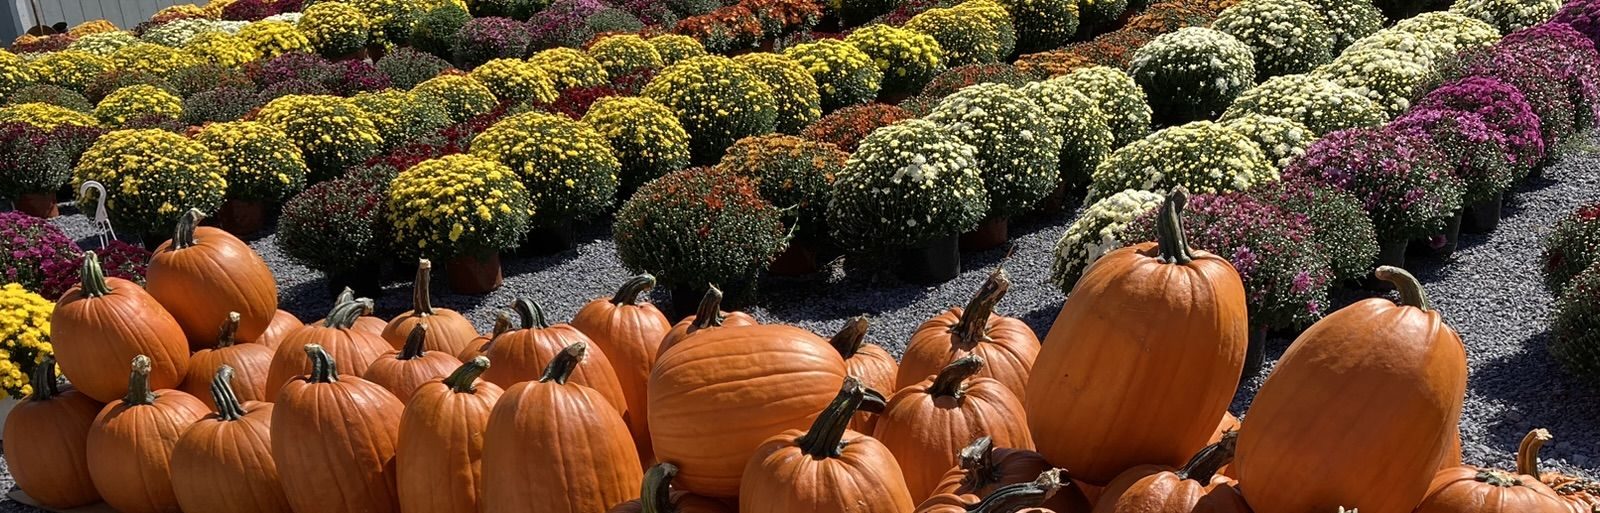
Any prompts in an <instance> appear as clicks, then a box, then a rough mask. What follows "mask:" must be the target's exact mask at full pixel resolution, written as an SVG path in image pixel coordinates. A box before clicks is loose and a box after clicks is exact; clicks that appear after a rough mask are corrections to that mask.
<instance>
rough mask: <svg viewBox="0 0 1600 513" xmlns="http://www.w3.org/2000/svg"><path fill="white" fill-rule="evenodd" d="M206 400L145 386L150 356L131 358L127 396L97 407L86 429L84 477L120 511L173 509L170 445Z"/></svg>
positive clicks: (163, 511)
mask: <svg viewBox="0 0 1600 513" xmlns="http://www.w3.org/2000/svg"><path fill="white" fill-rule="evenodd" d="M205 415H206V405H205V403H202V402H200V400H199V399H195V397H194V396H192V395H189V394H186V393H183V392H180V391H177V390H159V391H158V390H151V389H150V358H149V357H147V356H145V355H139V356H135V357H134V358H133V372H132V373H131V374H130V375H129V377H128V395H127V397H124V398H122V399H120V400H116V401H112V402H111V404H107V405H106V406H105V408H102V409H101V410H100V415H99V416H97V417H95V419H94V426H93V427H91V428H89V437H88V445H87V449H88V456H89V458H88V460H89V477H91V478H93V479H94V487H95V489H96V490H99V492H100V497H101V498H102V499H105V501H106V504H107V505H109V506H111V507H112V508H114V509H116V510H117V511H120V512H122V513H178V511H179V509H178V498H177V496H176V495H174V494H173V492H172V467H171V463H172V448H173V446H175V445H177V443H178V437H179V436H180V435H182V434H183V430H184V428H187V427H189V424H193V423H194V422H195V421H196V420H200V418H201V417H204V416H205Z"/></svg>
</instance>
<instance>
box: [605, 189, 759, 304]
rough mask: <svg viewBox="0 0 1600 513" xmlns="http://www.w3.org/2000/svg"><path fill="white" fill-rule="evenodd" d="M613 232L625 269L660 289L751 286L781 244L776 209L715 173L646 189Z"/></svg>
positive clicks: (626, 207)
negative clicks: (651, 277)
mask: <svg viewBox="0 0 1600 513" xmlns="http://www.w3.org/2000/svg"><path fill="white" fill-rule="evenodd" d="M613 231H614V232H615V233H616V241H617V255H618V256H619V257H621V258H622V262H623V264H625V265H627V266H628V268H629V269H630V270H633V271H635V272H648V273H651V274H654V275H655V276H656V279H658V280H660V282H661V284H662V285H663V286H665V287H690V288H699V287H703V286H705V285H706V284H707V283H715V284H719V285H724V286H728V285H730V284H736V283H752V282H753V281H754V278H755V277H756V274H757V273H759V272H761V270H762V269H765V268H766V266H767V264H769V263H771V262H772V259H773V258H774V257H776V256H777V254H778V252H779V251H781V250H783V248H784V245H785V244H786V240H785V239H786V235H785V231H784V227H783V221H782V220H781V214H780V212H779V211H778V209H777V208H776V207H773V206H772V204H771V203H768V202H767V201H766V200H764V199H762V198H761V195H760V194H759V192H758V191H757V189H756V186H755V184H754V183H752V182H751V181H750V180H748V179H745V178H743V177H739V176H733V175H730V174H728V173H726V172H723V171H719V170H716V169H714V168H693V169H685V170H683V171H677V172H673V173H671V174H668V175H667V176H663V177H661V178H659V179H656V180H654V181H651V182H650V183H647V184H645V185H644V187H641V188H640V189H639V191H638V192H637V193H635V194H634V195H633V198H632V199H629V200H628V202H627V203H624V204H623V205H622V209H621V210H620V211H618V212H617V221H616V225H615V226H614V228H613Z"/></svg>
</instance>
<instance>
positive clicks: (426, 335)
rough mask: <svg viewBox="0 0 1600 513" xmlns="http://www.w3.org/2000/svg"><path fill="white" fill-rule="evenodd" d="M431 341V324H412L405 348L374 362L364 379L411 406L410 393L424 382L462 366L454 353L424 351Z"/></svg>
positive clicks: (386, 354)
mask: <svg viewBox="0 0 1600 513" xmlns="http://www.w3.org/2000/svg"><path fill="white" fill-rule="evenodd" d="M431 339H433V329H432V328H429V327H428V323H425V322H415V323H411V335H410V336H407V337H406V343H405V346H404V347H403V348H402V349H401V350H399V351H389V352H388V353H384V355H383V356H380V357H378V359H377V360H373V361H372V365H371V366H368V367H367V373H366V374H363V375H362V376H361V377H363V378H366V380H367V381H371V382H373V383H377V384H378V386H381V387H383V388H386V389H388V390H389V392H391V393H393V394H394V396H395V397H397V398H399V399H400V402H401V403H402V404H411V394H412V393H414V392H416V391H417V388H419V387H421V386H422V384H423V383H427V382H429V381H435V380H438V379H439V378H443V377H445V376H449V375H450V373H451V372H452V371H454V370H456V367H460V366H461V361H460V360H457V359H456V357H455V355H454V354H451V353H446V352H443V351H428V350H426V349H424V348H425V347H427V345H428V340H431Z"/></svg>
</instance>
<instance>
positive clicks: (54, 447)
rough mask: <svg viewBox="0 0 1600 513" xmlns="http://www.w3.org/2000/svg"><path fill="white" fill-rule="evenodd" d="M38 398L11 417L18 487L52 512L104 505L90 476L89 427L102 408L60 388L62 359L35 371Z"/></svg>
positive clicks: (8, 442)
mask: <svg viewBox="0 0 1600 513" xmlns="http://www.w3.org/2000/svg"><path fill="white" fill-rule="evenodd" d="M32 378H33V379H32V381H33V393H32V394H30V395H29V396H28V398H27V399H24V400H23V401H22V402H21V403H18V404H17V406H16V407H15V408H13V409H12V410H11V415H9V416H7V417H6V423H5V434H4V435H3V436H4V437H5V439H4V441H3V445H4V447H5V454H6V464H7V465H9V467H10V469H11V477H12V478H14V479H16V480H17V488H21V489H22V490H24V491H26V492H28V496H30V497H33V499H34V500H36V501H39V504H42V505H44V506H47V507H51V508H55V509H71V508H76V507H79V506H86V505H89V504H94V503H96V502H100V492H98V491H95V489H94V481H93V480H92V479H91V478H90V477H89V458H88V448H87V447H86V446H85V442H86V440H87V439H88V437H89V427H90V426H93V425H94V418H95V416H96V415H97V414H98V413H100V407H101V406H102V405H101V404H100V403H97V402H95V400H94V399H90V398H89V396H87V395H83V392H79V391H77V390H73V389H72V388H71V387H61V386H60V385H58V384H57V383H56V360H55V358H53V357H49V356H47V357H45V359H44V361H43V362H39V365H38V366H37V368H36V369H34V371H33V377H32Z"/></svg>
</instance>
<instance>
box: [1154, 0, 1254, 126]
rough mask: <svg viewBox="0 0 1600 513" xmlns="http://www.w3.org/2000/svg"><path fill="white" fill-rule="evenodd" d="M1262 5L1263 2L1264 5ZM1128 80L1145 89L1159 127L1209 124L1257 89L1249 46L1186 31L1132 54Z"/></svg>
mask: <svg viewBox="0 0 1600 513" xmlns="http://www.w3.org/2000/svg"><path fill="white" fill-rule="evenodd" d="M1263 1H1265V0H1263ZM1128 74H1129V75H1131V76H1133V80H1134V82H1137V83H1138V84H1139V87H1140V88H1143V89H1144V92H1145V96H1146V97H1148V98H1149V99H1150V109H1151V111H1153V112H1154V114H1155V119H1156V122H1157V123H1158V124H1163V125H1175V124H1180V123H1186V122H1189V121H1195V120H1203V119H1213V118H1215V117H1217V115H1219V114H1222V111H1223V110H1224V109H1227V108H1228V105H1230V104H1232V103H1233V99H1234V98H1235V97H1237V96H1239V93H1242V92H1244V90H1245V89H1248V88H1249V87H1250V86H1252V85H1255V79H1256V65H1255V59H1254V57H1252V53H1251V51H1250V46H1249V45H1246V44H1244V42H1242V41H1239V40H1238V39H1235V38H1234V37H1233V36H1231V35H1228V34H1227V33H1225V32H1220V31H1216V30H1212V29H1208V28H1201V27H1188V28H1184V29H1181V30H1178V31H1177V32H1172V33H1168V34H1162V35H1160V36H1156V38H1155V39H1154V40H1152V41H1150V43H1149V44H1147V45H1144V46H1142V47H1140V48H1139V49H1138V50H1136V51H1134V52H1133V61H1131V62H1130V63H1129V65H1128Z"/></svg>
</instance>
